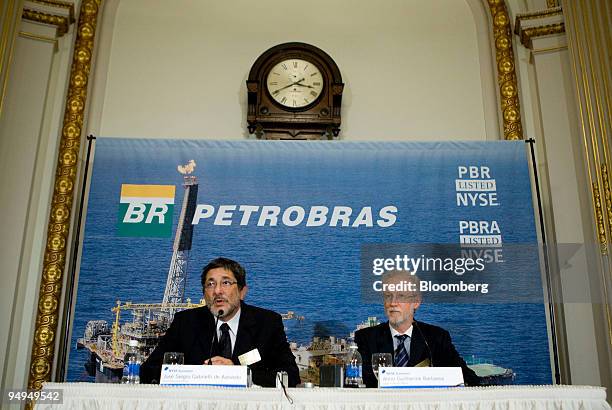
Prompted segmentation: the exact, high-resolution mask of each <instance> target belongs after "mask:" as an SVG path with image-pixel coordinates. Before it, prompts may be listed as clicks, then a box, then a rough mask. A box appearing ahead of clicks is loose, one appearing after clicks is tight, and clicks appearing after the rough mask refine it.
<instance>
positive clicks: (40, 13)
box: [22, 0, 74, 37]
mask: <svg viewBox="0 0 612 410" xmlns="http://www.w3.org/2000/svg"><path fill="white" fill-rule="evenodd" d="M22 18H23V19H24V20H29V21H33V22H35V23H42V24H48V25H50V26H55V27H57V32H56V35H57V37H61V36H63V35H64V34H66V33H67V32H68V28H69V27H70V25H71V24H72V23H74V4H72V3H69V2H66V1H60V0H26V1H25V4H24V6H23V12H22Z"/></svg>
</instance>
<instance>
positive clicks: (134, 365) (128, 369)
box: [121, 340, 142, 384]
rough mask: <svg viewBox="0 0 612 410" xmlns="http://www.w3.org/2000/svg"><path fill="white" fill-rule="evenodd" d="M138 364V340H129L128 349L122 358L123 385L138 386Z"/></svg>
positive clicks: (139, 357) (139, 361)
mask: <svg viewBox="0 0 612 410" xmlns="http://www.w3.org/2000/svg"><path fill="white" fill-rule="evenodd" d="M140 363H142V357H141V356H140V351H139V350H138V340H130V347H129V348H128V350H127V352H125V356H124V358H123V378H122V379H121V381H122V382H123V383H126V384H140Z"/></svg>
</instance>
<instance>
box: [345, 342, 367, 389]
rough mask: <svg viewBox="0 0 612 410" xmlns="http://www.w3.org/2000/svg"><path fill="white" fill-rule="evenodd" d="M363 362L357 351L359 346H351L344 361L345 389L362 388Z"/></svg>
mask: <svg viewBox="0 0 612 410" xmlns="http://www.w3.org/2000/svg"><path fill="white" fill-rule="evenodd" d="M362 365H363V361H362V360H361V354H360V353H359V351H358V350H357V345H356V344H352V345H351V346H349V352H348V354H347V355H346V360H345V361H344V387H361V386H362V385H363V379H362V373H361V368H362Z"/></svg>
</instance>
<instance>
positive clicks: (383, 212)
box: [192, 204, 397, 228]
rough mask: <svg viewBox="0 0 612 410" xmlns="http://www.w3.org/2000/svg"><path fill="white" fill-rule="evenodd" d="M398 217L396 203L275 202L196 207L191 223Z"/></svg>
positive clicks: (366, 223)
mask: <svg viewBox="0 0 612 410" xmlns="http://www.w3.org/2000/svg"><path fill="white" fill-rule="evenodd" d="M396 220H397V207H396V206H393V205H388V206H384V207H382V208H380V209H376V208H373V207H371V206H364V207H362V208H360V209H359V208H358V209H353V208H352V207H350V206H333V207H328V206H324V205H314V206H310V207H302V206H299V205H291V206H288V207H286V208H283V207H280V206H277V205H218V206H214V205H210V204H199V205H198V206H197V207H196V210H195V213H194V216H193V220H192V224H193V225H198V224H199V223H200V222H201V221H212V223H213V225H221V226H231V225H241V226H246V225H257V226H279V225H281V226H289V227H291V226H299V225H303V226H308V227H316V226H331V227H351V228H361V227H373V226H379V227H381V228H388V227H390V226H393V224H395V221H396Z"/></svg>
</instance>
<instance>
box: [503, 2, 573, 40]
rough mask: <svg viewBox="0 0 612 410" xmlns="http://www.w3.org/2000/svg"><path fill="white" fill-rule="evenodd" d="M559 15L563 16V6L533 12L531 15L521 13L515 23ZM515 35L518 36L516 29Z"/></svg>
mask: <svg viewBox="0 0 612 410" xmlns="http://www.w3.org/2000/svg"><path fill="white" fill-rule="evenodd" d="M559 15H563V8H562V7H561V6H558V7H554V8H549V9H546V10H539V11H532V12H530V13H519V14H517V15H516V18H515V19H514V21H515V23H518V22H519V21H522V20H535V19H541V18H544V17H551V16H559ZM515 34H516V29H515Z"/></svg>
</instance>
